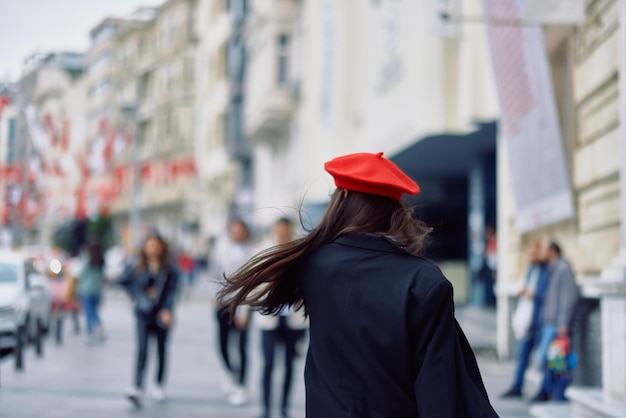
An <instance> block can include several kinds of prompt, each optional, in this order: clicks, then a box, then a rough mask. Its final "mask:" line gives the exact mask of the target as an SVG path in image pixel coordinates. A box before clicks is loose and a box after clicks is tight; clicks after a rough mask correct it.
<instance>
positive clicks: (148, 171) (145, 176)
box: [141, 163, 152, 182]
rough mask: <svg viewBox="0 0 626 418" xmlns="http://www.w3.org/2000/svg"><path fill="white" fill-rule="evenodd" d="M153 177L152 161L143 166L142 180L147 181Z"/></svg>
mask: <svg viewBox="0 0 626 418" xmlns="http://www.w3.org/2000/svg"><path fill="white" fill-rule="evenodd" d="M151 177H152V165H151V164H150V163H147V164H145V165H144V166H143V167H141V181H142V182H147V181H149V180H150V178H151Z"/></svg>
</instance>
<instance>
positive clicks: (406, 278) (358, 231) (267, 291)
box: [220, 153, 497, 418]
mask: <svg viewBox="0 0 626 418" xmlns="http://www.w3.org/2000/svg"><path fill="white" fill-rule="evenodd" d="M417 163H418V162H416V164H417ZM325 168H326V170H327V171H328V172H329V173H330V174H331V175H332V176H333V177H334V180H335V184H336V185H337V190H336V191H335V192H334V194H333V196H332V198H331V201H330V203H329V206H328V208H327V209H326V212H325V214H324V216H323V217H322V220H321V221H320V222H319V224H318V225H317V226H316V227H315V228H314V229H313V230H312V231H311V233H310V234H309V235H307V236H305V237H303V238H300V239H297V240H295V241H292V242H290V243H287V244H283V245H279V246H277V247H274V248H272V249H270V250H267V251H264V252H262V253H260V254H258V255H256V256H255V257H254V258H253V259H252V260H251V261H250V262H249V263H246V264H245V265H244V266H243V267H242V268H241V269H239V270H238V271H237V272H235V273H234V274H232V275H230V276H229V277H228V280H227V285H226V286H225V287H224V289H223V290H222V291H221V293H220V296H221V300H222V303H224V305H225V306H230V307H231V312H234V310H235V308H236V307H237V306H239V305H241V304H247V305H249V306H251V307H253V308H257V309H259V310H260V311H261V312H263V313H266V314H280V312H282V310H283V309H284V308H285V307H289V306H293V307H295V308H301V307H304V308H305V309H306V312H307V313H308V315H309V335H310V339H309V350H308V354H307V360H306V366H305V373H304V375H305V376H304V377H305V383H306V414H307V417H308V418H349V417H350V418H352V417H358V418H417V417H439V418H470V417H471V418H493V417H497V414H496V412H495V411H494V410H493V408H492V407H491V405H490V403H489V399H488V396H487V392H486V390H485V387H484V384H483V382H482V378H481V376H480V371H479V370H478V365H477V363H476V359H475V357H474V353H473V352H472V350H471V348H470V346H469V343H468V342H467V339H466V338H465V335H464V334H463V332H462V331H461V329H460V327H459V325H458V324H457V323H456V321H455V318H454V304H453V299H452V285H451V283H450V282H449V281H448V280H446V278H445V277H444V275H443V274H442V273H441V271H440V270H439V269H438V268H437V266H436V265H435V264H434V263H432V262H430V261H428V260H426V259H425V258H423V257H421V256H419V253H420V252H421V250H422V248H423V244H424V239H425V236H426V235H427V234H428V232H429V229H428V228H426V227H425V226H424V225H423V223H421V222H420V221H419V220H417V219H414V218H413V217H412V215H411V211H410V209H409V208H408V206H405V205H404V204H403V203H402V195H403V194H405V193H409V194H417V193H418V192H419V187H418V186H417V184H416V183H415V182H414V181H413V180H412V179H411V178H410V177H408V176H407V175H406V174H405V173H403V172H402V171H401V170H400V169H399V168H398V166H396V165H395V164H394V163H393V162H391V161H390V160H388V159H386V158H384V157H383V155H382V153H378V154H369V153H361V154H352V155H347V156H343V157H339V158H336V159H334V160H332V161H329V162H328V163H326V165H325Z"/></svg>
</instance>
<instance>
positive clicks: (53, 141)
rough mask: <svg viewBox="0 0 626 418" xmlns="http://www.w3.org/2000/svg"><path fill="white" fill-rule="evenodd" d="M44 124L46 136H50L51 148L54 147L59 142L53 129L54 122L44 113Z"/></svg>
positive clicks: (50, 116)
mask: <svg viewBox="0 0 626 418" xmlns="http://www.w3.org/2000/svg"><path fill="white" fill-rule="evenodd" d="M44 123H45V125H46V130H47V131H48V135H49V136H50V143H51V144H52V146H55V145H56V144H57V142H58V141H59V138H58V136H57V131H56V129H55V128H54V120H53V119H52V115H51V114H50V113H46V115H45V116H44Z"/></svg>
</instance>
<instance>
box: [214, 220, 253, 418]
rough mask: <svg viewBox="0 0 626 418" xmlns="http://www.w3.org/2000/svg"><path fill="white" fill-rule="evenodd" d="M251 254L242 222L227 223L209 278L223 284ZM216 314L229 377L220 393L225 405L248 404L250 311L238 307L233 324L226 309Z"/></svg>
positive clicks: (249, 242) (222, 351) (222, 352)
mask: <svg viewBox="0 0 626 418" xmlns="http://www.w3.org/2000/svg"><path fill="white" fill-rule="evenodd" d="M253 253H254V252H253V247H252V244H251V239H250V230H249V229H248V226H247V225H246V224H245V223H244V222H243V221H242V220H241V219H237V218H235V219H232V220H231V221H230V222H229V223H228V235H227V236H224V237H222V238H221V239H220V240H219V241H218V242H217V243H216V245H215V250H214V252H213V260H212V266H213V267H212V276H213V277H214V279H215V280H216V281H218V282H219V283H222V281H223V279H224V275H228V274H231V273H233V272H235V271H236V270H237V269H238V268H239V267H241V266H242V265H243V264H244V263H245V262H246V261H248V260H249V259H250V257H251V256H252V255H253ZM215 314H216V319H217V325H218V330H219V349H220V354H221V357H222V362H223V364H224V366H225V368H226V371H227V373H228V377H227V378H226V379H225V381H224V382H223V389H224V391H225V392H226V394H227V401H228V403H230V404H231V405H233V406H240V405H243V404H245V403H247V402H248V392H247V390H246V376H247V370H248V354H247V345H248V324H249V322H250V321H249V320H250V309H249V308H248V307H247V306H240V307H239V308H238V309H237V310H236V314H235V315H234V318H233V319H234V320H232V321H231V318H230V315H229V314H228V308H226V307H221V308H220V307H217V308H216V311H215ZM233 339H236V340H237V344H238V354H239V355H238V359H237V360H238V361H237V362H236V363H233V358H232V356H231V355H230V350H229V348H230V343H231V342H232V341H233Z"/></svg>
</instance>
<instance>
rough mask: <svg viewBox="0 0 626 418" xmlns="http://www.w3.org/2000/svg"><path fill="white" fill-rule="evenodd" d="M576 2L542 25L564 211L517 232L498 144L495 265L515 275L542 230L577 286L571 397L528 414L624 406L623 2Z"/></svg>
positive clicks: (604, 412)
mask: <svg viewBox="0 0 626 418" xmlns="http://www.w3.org/2000/svg"><path fill="white" fill-rule="evenodd" d="M584 9H585V17H584V19H583V21H581V22H579V23H578V24H576V25H569V26H560V27H555V26H547V27H546V28H545V39H546V42H545V48H546V52H547V54H548V59H549V65H550V72H551V75H552V82H553V89H554V94H555V99H556V105H557V111H558V118H559V123H560V126H561V132H562V142H563V152H564V156H565V161H566V167H567V172H566V174H567V176H568V178H569V179H570V186H569V191H570V193H571V196H572V206H573V214H572V216H570V217H568V218H566V219H562V220H561V221H559V222H555V223H551V224H549V225H541V226H538V227H536V228H533V229H531V230H530V231H524V232H520V231H519V229H518V228H517V224H516V216H517V213H516V210H515V205H514V204H513V203H514V200H513V188H512V187H511V183H510V176H509V168H510V167H509V163H508V162H507V161H508V160H507V158H506V156H505V155H504V150H503V149H501V150H500V151H501V153H500V154H499V158H498V160H499V165H500V167H499V174H500V175H501V181H500V186H499V189H498V192H499V193H498V209H499V214H500V216H501V218H500V232H501V236H500V237H499V238H501V240H500V242H499V244H501V246H500V248H502V250H503V251H502V253H501V254H500V260H499V262H500V264H501V265H502V266H503V269H504V271H503V273H504V274H505V275H506V276H520V275H521V271H522V270H523V268H524V267H523V266H524V256H523V254H522V251H523V248H524V246H525V244H526V242H528V240H529V239H533V238H538V237H542V236H549V237H552V238H553V239H555V240H556V241H557V242H558V243H560V244H561V246H562V249H563V253H564V256H565V258H566V259H568V261H570V262H571V264H572V266H573V267H574V269H575V271H576V274H577V280H578V282H579V285H580V288H581V293H582V300H581V302H580V306H579V313H578V316H577V319H576V323H575V329H574V337H573V339H574V349H575V350H577V354H578V356H579V364H578V367H577V369H576V370H575V375H574V385H573V387H571V388H570V389H568V391H567V393H566V396H567V397H568V399H569V400H570V401H571V402H570V403H571V404H570V405H563V406H561V407H560V410H559V408H553V409H550V408H549V407H548V408H543V407H534V408H532V409H531V414H533V416H575V417H600V416H601V417H619V416H623V414H624V411H626V380H625V379H626V378H625V376H626V354H625V353H626V334H624V330H625V329H626V182H625V179H626V174H625V170H626V130H625V129H624V123H623V122H624V120H626V101H625V100H626V82H625V80H626V76H625V75H624V74H625V71H626V53H625V52H624V51H626V27H625V23H624V22H626V2H625V1H621V0H588V1H585V2H584ZM511 290H512V289H509V288H507V287H506V286H502V288H501V292H500V294H501V298H500V300H501V301H502V304H501V306H499V307H498V315H499V344H501V345H506V344H507V336H506V334H507V332H508V318H509V313H510V304H509V302H508V301H507V299H509V295H510V291H511ZM501 348H502V347H501V346H500V347H499V349H501Z"/></svg>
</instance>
